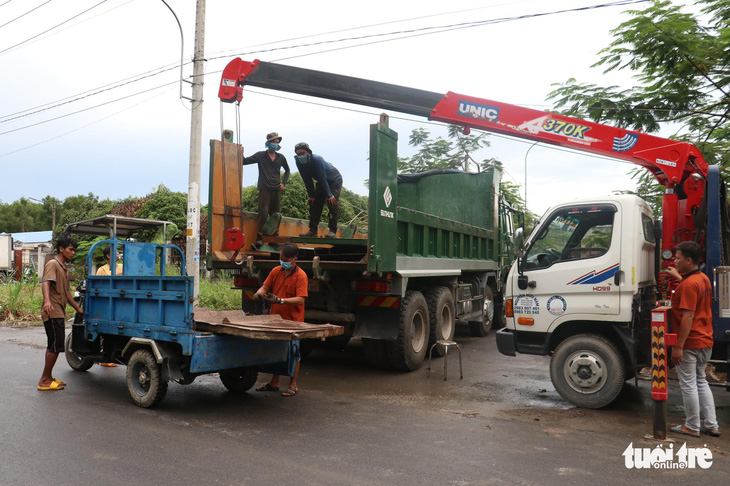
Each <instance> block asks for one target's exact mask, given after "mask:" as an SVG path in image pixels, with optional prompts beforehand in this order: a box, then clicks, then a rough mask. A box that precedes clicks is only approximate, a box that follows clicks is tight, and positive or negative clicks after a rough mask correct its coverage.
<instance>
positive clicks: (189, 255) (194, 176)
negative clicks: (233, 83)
mask: <svg viewBox="0 0 730 486" xmlns="http://www.w3.org/2000/svg"><path fill="white" fill-rule="evenodd" d="M204 44H205V0H198V3H197V9H196V13H195V51H194V53H193V99H192V113H191V116H190V118H191V121H190V172H189V175H188V227H187V230H186V232H185V236H186V245H185V260H186V264H185V271H186V273H187V274H188V275H190V276H192V277H193V282H194V283H193V298H194V299H195V302H194V303H195V304H197V303H198V294H199V292H200V278H199V277H200V159H201V152H202V149H201V143H202V138H203V68H204V66H203V63H204V62H205V59H204V48H203V46H204Z"/></svg>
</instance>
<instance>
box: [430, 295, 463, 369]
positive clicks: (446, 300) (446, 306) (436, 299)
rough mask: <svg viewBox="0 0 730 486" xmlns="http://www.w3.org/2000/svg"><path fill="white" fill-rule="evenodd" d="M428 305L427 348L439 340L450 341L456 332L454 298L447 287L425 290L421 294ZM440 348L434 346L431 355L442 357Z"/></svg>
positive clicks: (442, 353)
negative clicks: (428, 332)
mask: <svg viewBox="0 0 730 486" xmlns="http://www.w3.org/2000/svg"><path fill="white" fill-rule="evenodd" d="M423 296H424V297H425V298H426V303H427V304H428V315H429V317H430V326H429V330H430V336H431V337H430V339H429V342H428V346H429V348H430V347H431V346H432V345H433V344H434V343H435V342H436V341H439V340H444V341H451V340H453V339H454V331H455V330H456V322H455V320H454V319H455V316H456V311H455V308H454V296H453V295H452V294H451V291H450V290H449V288H448V287H433V288H430V289H428V290H426V291H425V292H424V294H423ZM441 348H442V346H436V347H435V348H434V350H433V354H435V355H436V356H443V355H444V351H443V349H441Z"/></svg>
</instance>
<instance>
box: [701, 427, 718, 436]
mask: <svg viewBox="0 0 730 486" xmlns="http://www.w3.org/2000/svg"><path fill="white" fill-rule="evenodd" d="M700 434H707V435H709V436H711V437H720V436H721V435H722V434H721V433H720V429H706V428H705V426H704V425H703V426H702V427H700Z"/></svg>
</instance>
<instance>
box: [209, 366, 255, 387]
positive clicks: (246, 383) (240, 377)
mask: <svg viewBox="0 0 730 486" xmlns="http://www.w3.org/2000/svg"><path fill="white" fill-rule="evenodd" d="M218 374H219V375H220V377H221V383H223V386H225V387H226V388H228V391H230V392H233V393H244V392H247V391H249V390H250V389H251V388H253V386H254V385H255V384H256V380H257V379H258V377H259V373H258V371H256V368H254V367H253V366H247V367H245V368H234V369H232V370H223V371H221V372H220V373H218Z"/></svg>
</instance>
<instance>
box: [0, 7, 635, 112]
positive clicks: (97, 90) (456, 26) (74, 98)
mask: <svg viewBox="0 0 730 486" xmlns="http://www.w3.org/2000/svg"><path fill="white" fill-rule="evenodd" d="M49 1H50V0H49ZM104 1H106V0H104ZM130 1H132V0H130ZM646 1H649V0H621V1H618V2H613V3H608V4H600V5H593V6H587V7H580V8H576V9H569V10H562V11H555V12H547V13H538V14H526V15H522V16H518V17H507V18H501V19H491V20H484V21H478V22H467V23H461V24H453V25H450V26H435V27H434V26H432V27H424V28H421V29H411V30H408V31H400V32H390V33H381V34H371V35H366V36H359V37H352V38H345V39H337V40H329V41H321V42H316V43H309V44H299V45H294V46H283V47H277V48H272V49H266V50H260V51H250V52H247V53H240V54H238V55H239V56H245V55H250V54H261V53H265V52H274V51H279V50H289V49H296V48H299V47H309V46H315V45H321V44H331V43H337V42H345V41H349V40H361V39H367V38H372V37H382V36H392V35H397V34H400V33H416V34H413V35H405V36H402V37H398V38H394V39H393V38H391V39H384V40H380V41H374V42H370V43H363V44H358V45H355V46H344V47H340V48H336V49H329V50H326V51H319V52H315V53H307V54H302V55H297V56H290V57H287V58H282V59H278V60H277V61H281V60H285V59H293V58H298V57H305V56H310V55H314V54H321V53H324V52H332V51H336V50H343V49H351V48H354V47H362V46H365V45H371V44H375V43H382V42H390V41H396V40H401V39H405V38H408V37H413V36H415V35H426V34H417V33H418V32H422V31H427V30H432V31H431V32H428V34H435V33H441V32H446V31H449V30H458V29H461V28H470V27H477V26H482V25H488V24H491V23H501V22H508V21H514V20H522V19H526V18H531V17H539V16H544V15H554V14H559V13H566V12H572V11H579V10H590V9H596V8H604V7H611V6H617V5H629V4H633V3H641V2H646ZM102 3H103V2H102ZM126 3H129V1H128V2H126ZM126 3H125V4H124V5H126ZM98 5H100V4H97V5H96V6H98ZM92 8H94V7H92ZM115 8H116V7H115ZM469 10H474V9H469ZM459 12H463V11H457V12H449V13H446V14H437V15H448V14H450V13H459ZM82 13H83V12H82ZM79 15H81V14H79ZM434 16H435V15H434ZM426 17H429V16H424V17H416V19H420V18H426ZM69 20H70V19H69ZM397 22H399V21H394V22H385V23H383V24H382V25H386V24H389V23H397ZM59 25H60V24H59ZM373 25H378V24H373ZM360 28H363V27H356V28H353V29H346V30H357V29H360ZM433 29H442V30H435V31H433ZM49 30H50V29H49ZM335 32H339V31H335ZM39 35H40V34H39ZM317 35H320V34H317ZM321 35H324V34H321ZM307 37H311V36H307ZM2 52H3V51H0V53H2ZM223 57H230V56H229V55H226V56H218V57H211V58H208V60H216V59H220V58H223ZM175 67H177V64H175V65H174V67H172V68H169V69H166V68H165V67H164V66H163V67H162V68H157V69H159V71H158V72H156V73H153V74H149V73H151V72H152V71H154V70H151V71H147V72H146V73H142V74H140V75H138V76H140V77H139V78H138V79H134V80H132V81H129V82H125V81H127V80H129V79H132V78H126V79H124V80H121V81H118V82H115V83H117V86H112V85H114V84H115V83H110V84H109V85H105V86H102V87H100V88H95V89H92V90H89V91H86V92H83V93H80V94H78V95H73V96H71V97H69V98H64V99H62V100H59V101H58V102H51V103H48V104H46V105H40V106H38V107H35V108H30V109H27V110H22V111H20V112H16V113H13V114H10V115H5V116H0V123H4V122H7V121H11V120H15V119H18V118H23V117H25V116H30V115H33V114H37V113H40V112H42V111H46V110H49V109H51V108H55V107H58V106H62V105H65V104H68V103H71V102H73V101H78V100H81V99H84V98H87V97H90V96H94V95H96V94H100V93H103V92H106V91H110V90H111V89H115V88H116V87H122V86H125V85H127V84H130V83H133V82H137V81H139V80H142V79H145V78H148V77H152V76H156V75H158V74H162V73H164V72H166V71H169V70H172V69H174V68H175ZM216 72H221V71H214V72H211V73H206V75H208V74H214V73H216ZM148 74H149V75H148ZM108 86H112V87H111V88H107V87H108ZM86 93H90V94H86ZM65 100H70V101H65ZM54 103H55V104H54ZM48 105H53V106H48ZM43 107H46V108H43ZM41 108H43V109H41ZM31 110H35V111H32V112H31V113H26V112H28V111H31ZM23 113H25V114H23ZM4 118H6V119H5V120H3V119H4Z"/></svg>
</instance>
